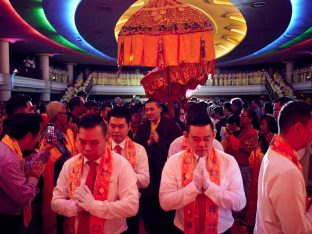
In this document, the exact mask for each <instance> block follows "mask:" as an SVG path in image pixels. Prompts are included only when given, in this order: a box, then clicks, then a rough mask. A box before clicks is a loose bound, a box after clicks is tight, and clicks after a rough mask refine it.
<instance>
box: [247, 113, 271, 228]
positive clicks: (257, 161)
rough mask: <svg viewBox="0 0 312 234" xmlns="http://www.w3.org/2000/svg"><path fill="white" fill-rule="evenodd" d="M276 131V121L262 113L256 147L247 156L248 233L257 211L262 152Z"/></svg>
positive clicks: (263, 152) (267, 146) (265, 149)
mask: <svg viewBox="0 0 312 234" xmlns="http://www.w3.org/2000/svg"><path fill="white" fill-rule="evenodd" d="M276 133H277V123H276V120H275V118H274V117H273V116H272V115H264V116H262V118H261V119H260V130H259V134H258V135H259V138H258V147H257V148H256V149H255V150H253V151H252V152H251V154H250V157H249V163H250V169H251V173H252V174H251V183H250V190H249V196H248V200H247V214H246V225H247V228H248V231H249V232H250V233H252V232H253V227H254V225H255V218H256V211H257V191H258V176H259V170H260V166H261V162H262V159H263V156H264V154H265V153H266V151H267V149H268V148H269V144H270V142H271V140H272V137H273V135H274V134H276Z"/></svg>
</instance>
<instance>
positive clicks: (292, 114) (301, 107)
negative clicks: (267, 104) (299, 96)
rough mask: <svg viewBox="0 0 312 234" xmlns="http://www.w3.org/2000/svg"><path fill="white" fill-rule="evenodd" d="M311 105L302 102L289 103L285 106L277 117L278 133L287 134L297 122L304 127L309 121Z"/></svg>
mask: <svg viewBox="0 0 312 234" xmlns="http://www.w3.org/2000/svg"><path fill="white" fill-rule="evenodd" d="M311 111H312V109H311V105H310V104H308V103H306V102H304V101H290V102H288V103H287V104H285V105H284V106H283V107H282V109H281V112H280V114H279V117H278V129H279V133H282V134H284V133H287V132H288V130H289V128H290V127H291V126H293V125H294V124H296V123H297V122H300V123H302V124H303V125H306V124H307V123H308V121H309V120H311Z"/></svg>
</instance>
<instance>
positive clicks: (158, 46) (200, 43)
mask: <svg viewBox="0 0 312 234" xmlns="http://www.w3.org/2000/svg"><path fill="white" fill-rule="evenodd" d="M212 33H213V24H212V23H211V22H210V20H209V18H208V17H207V16H206V15H205V14H203V13H202V12H200V11H198V10H197V9H195V8H193V7H191V6H190V5H187V4H182V3H180V2H179V1H177V0H150V2H149V3H148V4H147V5H146V6H145V7H143V8H142V9H141V10H139V11H137V12H136V13H135V14H134V15H133V16H132V17H130V18H129V20H128V21H127V22H126V23H125V25H124V26H123V27H122V29H121V31H120V32H119V35H118V63H119V65H140V66H150V67H156V66H159V67H162V66H178V65H179V64H181V63H200V62H207V61H212V60H214V59H215V50H214V44H213V34H212Z"/></svg>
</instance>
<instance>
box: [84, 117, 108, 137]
mask: <svg viewBox="0 0 312 234" xmlns="http://www.w3.org/2000/svg"><path fill="white" fill-rule="evenodd" d="M98 125H99V126H100V127H101V128H102V133H103V136H106V134H107V127H106V124H105V123H104V121H103V118H102V117H101V116H99V115H95V114H89V115H84V116H83V117H82V118H81V119H80V121H79V124H78V132H79V130H80V128H94V127H96V126H98Z"/></svg>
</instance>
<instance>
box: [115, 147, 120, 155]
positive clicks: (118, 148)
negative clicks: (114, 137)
mask: <svg viewBox="0 0 312 234" xmlns="http://www.w3.org/2000/svg"><path fill="white" fill-rule="evenodd" d="M115 152H116V153H117V154H121V147H120V145H116V146H115Z"/></svg>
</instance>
